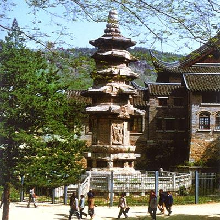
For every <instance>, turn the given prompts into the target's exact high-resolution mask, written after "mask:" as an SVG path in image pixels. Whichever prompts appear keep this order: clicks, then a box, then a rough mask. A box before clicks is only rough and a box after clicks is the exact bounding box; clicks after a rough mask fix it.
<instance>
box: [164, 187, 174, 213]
mask: <svg viewBox="0 0 220 220" xmlns="http://www.w3.org/2000/svg"><path fill="white" fill-rule="evenodd" d="M172 205H173V196H172V194H171V192H170V191H168V192H167V197H166V200H165V206H166V209H167V211H168V215H170V214H171V213H172Z"/></svg>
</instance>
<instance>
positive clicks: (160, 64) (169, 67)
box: [150, 50, 180, 72]
mask: <svg viewBox="0 0 220 220" xmlns="http://www.w3.org/2000/svg"><path fill="white" fill-rule="evenodd" d="M150 55H151V59H152V63H153V65H154V67H155V69H156V70H157V71H158V72H177V71H178V69H179V67H180V62H179V61H175V62H170V63H168V62H164V61H162V60H160V59H158V58H157V57H156V55H155V54H154V53H153V52H152V51H151V50H150Z"/></svg>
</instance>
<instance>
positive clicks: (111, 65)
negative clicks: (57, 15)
mask: <svg viewBox="0 0 220 220" xmlns="http://www.w3.org/2000/svg"><path fill="white" fill-rule="evenodd" d="M90 44H91V45H93V46H95V47H96V48H97V52H96V53H95V54H94V55H93V56H92V57H93V58H94V60H95V62H96V71H95V72H93V73H91V77H92V78H93V80H94V83H93V86H92V88H89V89H88V90H87V92H86V94H85V95H86V96H89V97H91V98H92V105H91V106H90V107H87V108H86V111H87V113H88V114H89V115H90V120H91V122H92V145H91V146H90V153H88V155H87V162H88V163H87V166H88V168H91V170H104V171H109V170H114V171H126V172H132V171H134V162H135V160H136V157H137V154H135V146H133V145H131V144H130V131H129V130H130V129H129V128H130V116H131V115H135V114H144V112H142V111H140V110H138V109H136V108H134V107H133V105H131V103H130V99H131V97H132V96H134V95H136V90H135V89H134V88H133V87H132V86H131V85H130V82H131V81H132V80H134V79H136V78H137V77H138V75H137V74H136V73H134V72H132V71H131V69H130V68H129V63H130V62H132V61H135V60H136V59H135V58H134V57H133V56H132V55H131V54H130V53H129V52H128V51H127V49H128V48H129V47H131V46H134V45H135V44H136V43H135V42H134V41H132V40H131V39H130V38H125V37H123V36H122V35H121V33H120V30H119V25H118V14H117V12H116V11H115V10H112V11H110V13H109V16H108V23H107V25H106V29H105V31H104V35H103V36H102V37H100V38H98V39H96V40H92V41H90Z"/></svg>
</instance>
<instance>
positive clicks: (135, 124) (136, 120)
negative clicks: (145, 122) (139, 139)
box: [130, 116, 142, 133]
mask: <svg viewBox="0 0 220 220" xmlns="http://www.w3.org/2000/svg"><path fill="white" fill-rule="evenodd" d="M130 132H131V133H142V117H141V116H139V117H131V121H130Z"/></svg>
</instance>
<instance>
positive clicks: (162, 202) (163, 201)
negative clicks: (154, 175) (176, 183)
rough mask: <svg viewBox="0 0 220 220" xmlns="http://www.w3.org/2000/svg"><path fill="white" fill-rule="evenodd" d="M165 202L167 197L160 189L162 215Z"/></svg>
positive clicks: (159, 206)
mask: <svg viewBox="0 0 220 220" xmlns="http://www.w3.org/2000/svg"><path fill="white" fill-rule="evenodd" d="M165 200H166V195H165V193H164V192H163V190H162V189H160V190H159V202H158V209H159V210H160V211H161V214H164V208H165Z"/></svg>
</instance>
